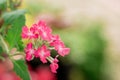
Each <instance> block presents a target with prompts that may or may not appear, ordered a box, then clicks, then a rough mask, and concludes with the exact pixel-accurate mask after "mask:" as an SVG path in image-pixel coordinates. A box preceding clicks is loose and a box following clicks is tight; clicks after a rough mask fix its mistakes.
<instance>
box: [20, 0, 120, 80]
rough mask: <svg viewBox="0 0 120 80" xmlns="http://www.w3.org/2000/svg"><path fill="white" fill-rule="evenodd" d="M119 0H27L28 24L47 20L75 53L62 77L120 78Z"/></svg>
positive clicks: (80, 79) (64, 64)
mask: <svg viewBox="0 0 120 80" xmlns="http://www.w3.org/2000/svg"><path fill="white" fill-rule="evenodd" d="M119 3H120V1H119V0H100V1H99V0H92V1H91V0H90V1H89V0H24V1H23V4H22V8H26V9H27V10H28V13H27V14H26V18H27V20H26V25H29V26H31V25H32V24H33V23H34V22H37V21H38V20H40V19H43V20H45V21H46V22H47V24H48V25H50V27H52V28H53V32H54V33H55V34H59V35H60V36H61V38H62V40H63V41H64V42H65V44H66V45H67V47H70V48H71V52H70V54H69V55H68V56H66V57H65V58H62V57H60V58H59V59H60V63H59V64H60V68H59V69H58V73H57V75H58V80H120V77H119V75H120V63H119V62H120V60H119V57H120V54H119V53H120V37H119V35H120V5H119Z"/></svg>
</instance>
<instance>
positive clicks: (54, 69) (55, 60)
mask: <svg viewBox="0 0 120 80" xmlns="http://www.w3.org/2000/svg"><path fill="white" fill-rule="evenodd" d="M57 63H58V59H57V58H55V59H54V60H53V61H52V63H51V64H50V68H51V71H52V72H53V73H57V71H56V70H57V69H58V67H59V66H58V64H57Z"/></svg>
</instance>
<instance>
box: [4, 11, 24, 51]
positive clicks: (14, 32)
mask: <svg viewBox="0 0 120 80" xmlns="http://www.w3.org/2000/svg"><path fill="white" fill-rule="evenodd" d="M17 12H19V13H18V14H15V13H17ZM12 17H13V18H12ZM4 18H5V19H6V23H9V22H12V24H11V27H10V29H9V30H8V32H7V35H6V40H7V41H8V43H9V46H10V49H11V48H13V47H17V48H18V47H19V46H20V47H21V45H22V44H21V45H20V44H19V45H18V43H19V42H21V32H22V26H24V25H25V16H24V14H23V11H22V12H21V11H16V12H14V16H13V13H12V14H11V13H10V14H8V17H7V16H6V17H4ZM10 18H12V19H10ZM18 49H19V48H18Z"/></svg>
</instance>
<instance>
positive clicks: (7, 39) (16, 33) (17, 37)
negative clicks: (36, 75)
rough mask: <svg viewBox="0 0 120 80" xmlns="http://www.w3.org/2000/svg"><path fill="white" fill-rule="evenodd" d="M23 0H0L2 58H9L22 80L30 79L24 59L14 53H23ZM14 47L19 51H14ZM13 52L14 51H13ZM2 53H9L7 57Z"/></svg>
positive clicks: (0, 47)
mask: <svg viewBox="0 0 120 80" xmlns="http://www.w3.org/2000/svg"><path fill="white" fill-rule="evenodd" d="M20 3H21V0H0V54H1V55H0V58H1V60H3V59H5V58H6V57H7V58H9V59H10V60H11V61H12V62H13V65H14V69H13V70H14V71H15V72H16V74H17V75H19V76H20V77H21V78H22V80H30V77H29V73H28V70H27V65H26V64H25V61H24V60H15V59H14V58H13V56H14V55H16V54H18V53H19V55H22V52H20V51H21V50H22V49H23V48H22V44H20V43H22V42H21V31H22V26H23V25H25V12H26V11H25V10H20V9H18V7H19V6H20ZM14 48H16V49H17V51H12V50H13V49H14ZM12 52H13V53H12ZM2 55H7V56H6V57H4V56H2Z"/></svg>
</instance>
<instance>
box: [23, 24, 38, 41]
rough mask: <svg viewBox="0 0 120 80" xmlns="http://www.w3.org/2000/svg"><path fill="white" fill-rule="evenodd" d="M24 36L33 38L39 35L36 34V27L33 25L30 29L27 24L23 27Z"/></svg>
mask: <svg viewBox="0 0 120 80" xmlns="http://www.w3.org/2000/svg"><path fill="white" fill-rule="evenodd" d="M22 38H23V39H27V38H29V39H32V38H37V35H36V34H34V29H33V28H32V27H31V28H30V30H29V28H28V27H27V26H24V27H23V28H22Z"/></svg>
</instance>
